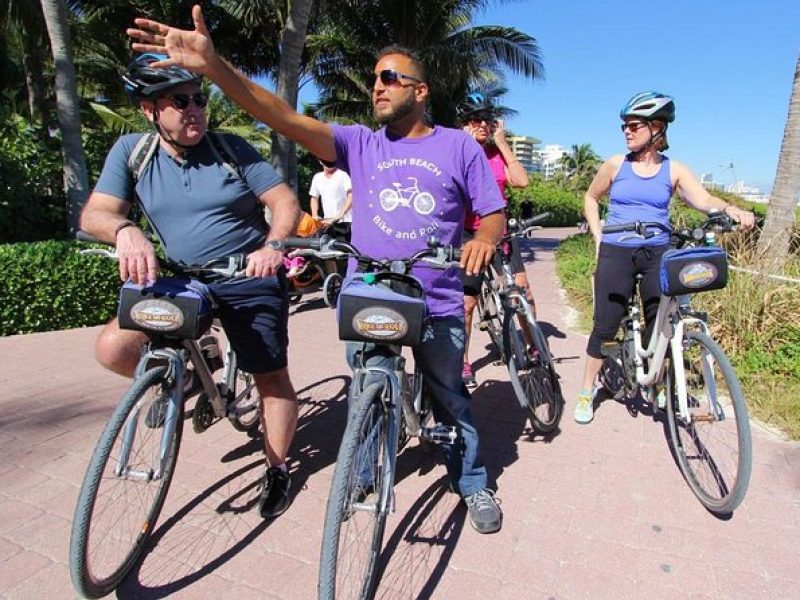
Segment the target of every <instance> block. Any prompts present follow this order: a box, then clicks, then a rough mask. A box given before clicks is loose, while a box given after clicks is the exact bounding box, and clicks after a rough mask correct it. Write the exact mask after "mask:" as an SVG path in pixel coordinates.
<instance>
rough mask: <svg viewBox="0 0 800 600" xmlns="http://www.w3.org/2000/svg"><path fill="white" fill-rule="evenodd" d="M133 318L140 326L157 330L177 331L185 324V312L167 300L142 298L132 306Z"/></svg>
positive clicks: (131, 313)
mask: <svg viewBox="0 0 800 600" xmlns="http://www.w3.org/2000/svg"><path fill="white" fill-rule="evenodd" d="M130 315H131V319H132V320H133V322H134V323H136V324H137V325H138V326H139V327H143V328H144V329H153V330H155V331H175V330H177V329H180V328H181V326H182V325H183V320H184V319H183V312H182V311H181V309H180V308H178V307H177V306H175V305H174V304H172V303H170V302H166V301H165V300H152V299H148V300H142V301H141V302H137V303H136V304H134V305H133V306H132V307H131V311H130Z"/></svg>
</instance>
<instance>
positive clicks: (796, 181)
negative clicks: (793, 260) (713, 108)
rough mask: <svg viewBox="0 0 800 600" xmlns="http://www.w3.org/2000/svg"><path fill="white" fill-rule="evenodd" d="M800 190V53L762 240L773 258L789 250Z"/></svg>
mask: <svg viewBox="0 0 800 600" xmlns="http://www.w3.org/2000/svg"><path fill="white" fill-rule="evenodd" d="M799 193H800V56H798V58H797V65H796V66H795V70H794V81H793V83H792V95H791V97H790V98H789V114H788V116H787V117H786V127H785V129H784V130H783V142H782V143H781V152H780V155H779V157H778V168H777V171H776V173H775V183H774V184H773V186H772V194H770V199H769V206H768V208H767V219H766V222H765V223H764V230H763V231H762V232H761V237H760V238H759V240H758V246H759V250H762V251H764V252H765V257H766V258H767V259H768V260H770V261H775V262H777V263H782V262H783V261H784V260H785V259H786V257H787V256H788V254H789V242H790V234H791V230H792V227H793V225H794V223H795V208H796V206H797V199H798V194H799Z"/></svg>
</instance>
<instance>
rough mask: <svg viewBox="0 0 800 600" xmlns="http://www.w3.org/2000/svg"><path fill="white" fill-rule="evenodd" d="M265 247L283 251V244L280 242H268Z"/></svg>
mask: <svg viewBox="0 0 800 600" xmlns="http://www.w3.org/2000/svg"><path fill="white" fill-rule="evenodd" d="M264 247H265V248H272V249H273V250H283V242H282V241H280V240H267V241H266V243H265V244H264Z"/></svg>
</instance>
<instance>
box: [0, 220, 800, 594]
mask: <svg viewBox="0 0 800 600" xmlns="http://www.w3.org/2000/svg"><path fill="white" fill-rule="evenodd" d="M569 233H571V230H544V231H542V232H539V233H538V234H537V241H536V242H535V243H534V245H533V247H534V248H535V260H532V261H529V262H528V271H529V275H530V277H531V280H532V281H533V282H535V287H536V298H537V304H538V307H539V313H540V316H541V318H542V321H543V322H545V323H546V324H547V327H546V332H547V333H548V334H549V335H550V336H551V338H550V339H551V345H552V348H553V351H554V353H555V354H556V355H557V356H559V357H561V359H562V361H561V362H560V364H559V372H560V373H561V375H562V378H563V379H562V383H563V388H564V393H565V396H566V398H567V400H568V403H569V404H568V406H567V414H566V418H565V419H564V420H563V422H562V428H561V431H560V433H559V434H558V435H556V436H555V437H553V438H552V439H548V440H544V439H542V438H540V437H531V435H530V432H529V429H528V424H527V423H526V421H525V418H524V415H523V414H522V412H521V411H520V410H519V409H518V408H517V407H516V405H515V401H514V400H513V397H512V391H511V387H510V385H509V383H508V379H507V373H505V371H504V369H503V368H502V367H500V366H497V365H494V364H492V362H491V359H490V358H488V357H487V358H485V359H484V358H482V356H483V355H485V354H486V353H487V351H486V350H484V349H482V348H481V346H482V345H483V343H484V342H486V341H487V339H488V338H486V336H485V334H483V333H480V332H476V337H475V340H476V344H475V352H474V357H473V358H475V359H476V362H477V365H478V367H479V370H478V372H477V375H478V379H479V382H480V387H479V388H478V389H477V391H476V392H475V394H474V405H475V415H476V421H477V423H478V425H479V428H480V431H481V435H482V440H483V445H484V455H485V460H486V463H487V465H488V466H489V468H490V471H491V474H492V476H493V477H494V478H496V480H497V483H498V486H499V492H498V497H499V498H500V499H501V500H502V506H503V510H504V513H505V525H504V527H503V530H502V531H501V532H500V533H498V534H496V535H492V536H481V535H479V534H477V533H475V532H474V531H473V530H472V529H471V527H470V526H469V524H468V523H467V522H466V521H465V511H464V508H463V507H462V506H461V505H459V503H458V502H457V500H456V498H455V497H454V496H453V495H452V494H449V493H446V492H445V489H444V485H443V482H444V480H443V476H444V469H443V468H442V467H441V466H440V465H438V464H436V461H435V455H433V456H432V455H428V454H425V453H423V452H421V451H420V449H419V448H417V447H415V446H413V445H412V447H410V448H409V449H407V450H406V452H405V453H404V454H403V455H402V457H401V461H400V470H401V473H400V477H401V478H402V479H401V481H400V482H399V484H398V487H397V512H396V513H395V514H394V515H392V516H391V517H390V520H389V524H388V527H387V532H386V545H387V547H388V548H390V549H391V557H390V559H389V562H388V565H387V568H386V571H385V573H384V576H383V579H382V582H381V587H380V589H379V593H378V597H379V598H443V599H456V598H457V599H472V598H475V599H478V598H499V599H506V598H508V599H511V598H515V599H516V598H542V599H546V598H547V599H549V598H565V599H566V598H614V599H616V598H648V599H650V598H675V597H692V598H790V597H795V598H798V597H800V586H799V585H800V447H799V446H798V445H797V444H790V443H786V442H780V441H776V440H775V439H774V438H772V437H770V436H768V435H767V434H765V433H762V432H761V431H760V430H758V429H755V430H754V439H753V442H754V453H753V455H754V465H753V476H752V480H751V484H750V490H749V492H748V495H747V497H746V499H745V502H744V504H743V505H742V507H741V508H739V510H737V511H736V513H735V514H734V516H733V517H732V518H731V519H730V520H727V521H722V520H719V519H717V518H715V517H713V516H712V515H710V514H709V513H708V512H706V511H705V510H704V509H703V508H702V506H701V505H700V504H699V503H698V502H697V500H696V499H695V498H694V496H693V495H692V494H691V492H690V491H689V489H688V487H687V486H686V485H685V483H684V482H683V480H682V478H681V475H680V473H679V472H678V470H677V468H676V467H675V465H674V463H673V461H672V459H671V456H670V453H669V450H668V446H667V441H666V438H665V433H664V429H663V426H662V424H661V423H660V422H657V421H654V420H653V418H652V417H650V416H647V415H644V414H641V413H640V414H638V415H637V416H631V414H629V412H628V411H627V410H626V407H625V406H624V405H622V404H619V403H616V402H613V401H608V402H605V403H604V404H603V405H602V406H601V407H600V409H599V410H598V413H597V417H596V419H595V421H594V423H593V424H592V425H590V426H588V427H580V426H577V425H575V424H574V423H573V422H572V419H571V409H572V405H571V400H572V398H574V396H575V394H576V392H577V383H576V382H577V380H578V378H579V374H580V370H581V368H582V359H581V358H579V357H580V356H581V355H582V351H583V347H584V345H585V336H584V335H581V334H577V333H574V332H572V331H570V330H569V328H568V325H567V323H566V318H567V316H568V312H569V311H568V309H567V307H566V305H565V302H564V300H563V298H562V297H561V296H560V295H559V293H558V292H557V287H556V281H555V277H554V274H553V253H552V250H553V248H554V247H555V246H556V244H557V243H558V240H559V239H561V238H562V237H563V236H565V235H567V234H569ZM529 258H530V257H529ZM311 300H313V297H311V298H310V299H309V300H308V301H304V302H303V303H301V304H300V305H298V306H297V307H296V308H294V309H293V311H292V312H293V314H292V317H291V320H290V333H291V339H292V343H291V371H292V378H293V380H294V384H295V387H296V388H297V390H298V392H299V396H300V398H301V401H302V406H301V418H300V425H299V429H298V433H297V437H296V440H295V443H294V446H293V450H292V464H293V467H294V469H295V475H294V482H295V486H296V488H297V489H299V490H300V491H299V493H298V495H297V497H296V499H295V501H294V504H293V505H292V507H291V508H290V509H289V511H288V512H287V513H286V514H285V515H283V516H282V517H281V518H279V519H278V520H276V521H275V522H273V523H270V524H266V523H264V522H263V521H262V520H261V519H260V518H259V517H258V515H257V512H256V511H255V510H253V507H254V503H255V499H256V494H257V484H258V481H259V478H260V476H261V474H262V467H261V463H262V455H261V452H260V451H259V444H258V443H253V442H250V441H249V440H248V439H247V438H246V437H245V436H244V435H243V434H240V433H237V432H236V431H234V430H233V429H232V428H231V427H230V426H229V425H228V424H226V423H219V424H217V425H215V426H214V427H212V428H211V429H210V430H209V431H207V432H206V433H204V434H202V435H196V434H194V433H193V432H192V431H191V427H188V428H187V429H186V433H185V436H184V443H183V447H182V449H181V454H180V459H179V462H178V467H177V471H176V475H175V479H174V481H173V486H172V489H171V490H170V494H169V497H168V499H167V504H166V507H165V509H164V511H163V514H162V516H161V519H160V523H159V527H158V529H157V539H158V542H157V545H156V547H155V548H154V549H153V550H152V551H151V552H150V553H149V554H148V555H147V556H146V558H145V559H144V561H143V563H142V565H141V567H140V568H139V569H138V570H137V571H136V572H135V573H134V574H133V575H132V576H131V577H129V578H128V580H127V581H126V583H125V584H124V585H123V587H122V588H121V590H120V591H119V592H118V595H119V597H121V598H162V597H166V596H174V597H175V598H218V597H220V596H222V595H223V594H224V597H230V598H276V599H277V598H281V599H296V598H297V599H311V598H314V597H315V595H316V581H317V564H318V555H319V546H320V539H321V527H322V520H323V510H324V505H325V500H326V497H327V493H328V487H329V485H330V478H331V474H332V471H333V461H334V457H335V452H336V448H337V446H338V440H339V437H340V435H341V432H342V430H343V428H344V415H345V400H344V393H345V386H346V384H347V382H348V381H349V378H348V374H349V373H348V369H347V367H346V365H345V362H344V359H343V356H342V354H343V352H342V347H341V346H340V345H339V342H338V341H337V339H336V334H335V328H334V316H333V313H332V312H331V311H330V310H329V309H327V308H325V307H324V306H323V305H321V303H318V302H312V301H311ZM97 331H98V330H97V329H96V328H92V329H83V330H73V331H62V332H56V333H46V334H37V335H29V336H17V337H11V338H4V339H0V355H1V356H2V360H0V383H2V390H3V393H2V394H1V395H0V598H8V599H12V598H13V599H17V598H19V599H26V600H27V599H36V598H46V599H52V598H72V597H74V596H75V593H74V591H73V589H72V586H71V584H70V580H69V573H68V567H67V560H68V559H67V547H68V542H69V531H70V522H71V519H72V512H73V509H74V503H75V499H76V496H77V491H78V485H79V484H80V481H81V479H82V477H83V472H84V468H85V465H86V462H87V460H88V458H89V455H90V452H91V450H92V448H93V446H94V443H95V441H96V439H97V437H98V435H99V433H100V430H101V428H102V426H103V423H104V421H105V420H106V419H107V417H108V415H109V413H110V411H111V409H112V407H113V406H114V403H115V400H116V399H117V398H119V396H120V394H121V393H122V392H123V390H124V388H125V386H126V382H125V381H124V380H122V379H121V378H118V377H116V376H114V375H110V374H108V373H105V372H103V370H101V368H100V367H98V366H97V365H96V364H95V363H94V361H93V358H92V344H93V340H94V338H95V336H96V334H97Z"/></svg>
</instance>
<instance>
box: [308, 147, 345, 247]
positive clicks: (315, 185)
mask: <svg viewBox="0 0 800 600" xmlns="http://www.w3.org/2000/svg"><path fill="white" fill-rule="evenodd" d="M320 164H321V165H322V167H323V169H322V171H320V172H319V173H317V174H316V175H314V178H313V179H312V180H311V189H310V190H309V192H308V193H309V195H310V196H311V216H312V217H313V218H315V219H319V218H320V217H322V218H323V219H324V220H325V221H326V222H329V223H332V222H336V223H337V226H336V232H337V234H340V235H341V236H342V237H344V238H346V239H347V240H348V241H349V240H350V222H351V221H352V220H353V217H352V214H351V212H350V206H351V205H352V203H353V193H352V185H351V183H350V176H349V175H348V174H347V173H345V172H344V171H341V170H339V169H337V168H336V167H335V166H328V165H326V164H325V163H323V162H322V161H320ZM320 203H321V204H322V214H321V215H320ZM337 237H338V236H337Z"/></svg>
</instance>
